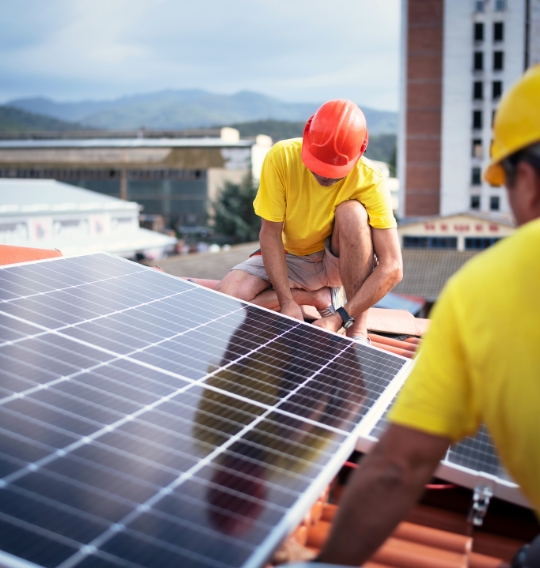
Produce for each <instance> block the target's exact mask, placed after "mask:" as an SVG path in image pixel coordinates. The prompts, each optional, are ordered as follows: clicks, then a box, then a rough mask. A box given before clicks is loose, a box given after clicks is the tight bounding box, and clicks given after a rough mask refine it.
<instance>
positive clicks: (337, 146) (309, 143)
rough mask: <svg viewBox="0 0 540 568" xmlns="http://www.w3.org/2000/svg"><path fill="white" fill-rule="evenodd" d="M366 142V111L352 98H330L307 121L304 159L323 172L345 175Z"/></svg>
mask: <svg viewBox="0 0 540 568" xmlns="http://www.w3.org/2000/svg"><path fill="white" fill-rule="evenodd" d="M367 144H368V130H367V124H366V117H365V116H364V113H363V112H362V111H361V110H360V109H359V108H358V107H357V106H356V105H355V104H354V103H353V102H351V101H347V100H343V99H338V100H335V101H328V102H327V103H324V104H323V105H322V106H321V108H320V109H319V110H318V111H317V112H316V113H315V114H314V115H313V116H312V117H311V118H310V119H309V120H308V121H307V124H306V127H305V128H304V139H303V142H302V161H303V162H304V165H305V166H306V168H308V170H311V171H312V172H314V173H316V174H318V175H320V176H323V177H327V178H334V179H337V178H342V177H345V176H346V175H347V174H348V173H349V172H350V171H351V170H352V169H353V168H354V165H355V164H356V162H358V160H359V159H360V158H361V157H362V154H363V153H364V152H365V151H366V148H367Z"/></svg>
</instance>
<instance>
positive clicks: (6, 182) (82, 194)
mask: <svg viewBox="0 0 540 568" xmlns="http://www.w3.org/2000/svg"><path fill="white" fill-rule="evenodd" d="M138 207H139V206H138V205H137V203H134V202H132V201H124V200H122V199H118V198H116V197H110V196H108V195H104V194H102V193H97V192H96V191H90V190H88V189H82V188H80V187H75V186H73V185H69V184H67V183H62V182H59V181H55V180H52V179H0V216H5V215H42V214H47V213H71V212H77V213H80V212H85V213H87V212H89V211H104V210H105V211H110V210H121V211H126V210H129V211H132V212H133V211H138Z"/></svg>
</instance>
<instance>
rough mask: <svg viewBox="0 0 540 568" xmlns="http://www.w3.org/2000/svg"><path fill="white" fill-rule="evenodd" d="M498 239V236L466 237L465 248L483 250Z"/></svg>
mask: <svg viewBox="0 0 540 568" xmlns="http://www.w3.org/2000/svg"><path fill="white" fill-rule="evenodd" d="M500 240H501V239H500V238H490V237H466V238H465V250H485V249H487V248H489V247H490V246H491V245H494V244H495V243H496V242H497V241H500Z"/></svg>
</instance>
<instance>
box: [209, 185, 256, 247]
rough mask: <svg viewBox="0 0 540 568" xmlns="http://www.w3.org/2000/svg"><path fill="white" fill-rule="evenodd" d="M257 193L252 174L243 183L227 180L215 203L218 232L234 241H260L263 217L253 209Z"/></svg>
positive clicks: (215, 226)
mask: <svg viewBox="0 0 540 568" xmlns="http://www.w3.org/2000/svg"><path fill="white" fill-rule="evenodd" d="M256 195H257V188H256V187H254V186H253V180H252V178H251V176H246V177H245V178H244V180H243V181H242V183H241V184H234V183H230V182H227V183H226V184H225V187H224V188H223V191H222V192H221V194H220V196H219V198H218V200H217V202H216V203H215V204H214V211H215V213H214V223H215V224H214V229H215V231H216V233H218V234H220V235H224V236H227V237H229V238H230V240H231V242H233V243H249V242H251V241H258V240H259V231H260V230H261V218H260V217H258V216H257V215H255V211H254V210H253V200H254V199H255V196H256Z"/></svg>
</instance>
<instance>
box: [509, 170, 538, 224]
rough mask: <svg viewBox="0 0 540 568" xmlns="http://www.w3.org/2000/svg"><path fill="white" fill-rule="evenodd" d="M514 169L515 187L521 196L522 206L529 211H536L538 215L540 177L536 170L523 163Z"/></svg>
mask: <svg viewBox="0 0 540 568" xmlns="http://www.w3.org/2000/svg"><path fill="white" fill-rule="evenodd" d="M516 169H517V171H516V184H515V186H516V188H519V191H520V192H521V194H522V199H523V201H524V205H526V206H527V208H528V209H529V210H530V211H533V210H534V211H538V213H539V214H540V176H539V175H538V173H537V172H536V169H535V168H534V167H533V166H532V165H531V164H529V163H528V162H525V161H521V162H519V163H518V164H517V168H516Z"/></svg>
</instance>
